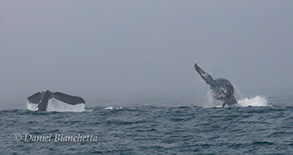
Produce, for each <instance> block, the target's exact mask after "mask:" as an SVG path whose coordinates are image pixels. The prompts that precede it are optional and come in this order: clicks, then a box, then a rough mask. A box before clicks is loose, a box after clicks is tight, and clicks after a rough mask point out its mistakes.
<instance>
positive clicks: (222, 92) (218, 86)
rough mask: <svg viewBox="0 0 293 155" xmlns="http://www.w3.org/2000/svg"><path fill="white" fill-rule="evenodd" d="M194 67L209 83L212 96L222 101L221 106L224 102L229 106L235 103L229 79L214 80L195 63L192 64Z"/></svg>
mask: <svg viewBox="0 0 293 155" xmlns="http://www.w3.org/2000/svg"><path fill="white" fill-rule="evenodd" d="M194 68H195V70H196V71H197V72H198V74H199V75H200V76H201V78H202V79H203V80H205V82H206V83H207V84H208V85H210V88H211V90H212V96H213V98H215V99H216V100H220V101H222V102H223V104H222V107H224V106H225V105H226V104H227V105H229V106H233V105H235V104H237V101H236V99H235V97H234V88H233V86H232V84H231V82H230V81H229V80H227V79H224V78H219V79H216V80H214V79H213V77H212V76H211V75H210V74H208V73H206V72H205V71H204V70H203V69H201V68H200V67H199V66H198V65H197V64H194Z"/></svg>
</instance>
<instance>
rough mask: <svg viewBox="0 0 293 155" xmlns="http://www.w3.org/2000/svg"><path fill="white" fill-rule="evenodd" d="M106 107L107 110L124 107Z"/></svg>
mask: <svg viewBox="0 0 293 155" xmlns="http://www.w3.org/2000/svg"><path fill="white" fill-rule="evenodd" d="M104 109H106V110H113V109H122V107H117V108H114V107H106V108H104Z"/></svg>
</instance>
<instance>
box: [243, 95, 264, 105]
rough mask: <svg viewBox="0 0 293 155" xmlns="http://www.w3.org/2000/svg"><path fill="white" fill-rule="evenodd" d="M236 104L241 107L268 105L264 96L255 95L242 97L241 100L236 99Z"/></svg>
mask: <svg viewBox="0 0 293 155" xmlns="http://www.w3.org/2000/svg"><path fill="white" fill-rule="evenodd" d="M238 104H239V105H240V106H242V107H248V106H253V107H261V106H270V105H269V104H268V100H267V99H266V98H265V97H264V96H255V97H252V98H244V99H241V100H238Z"/></svg>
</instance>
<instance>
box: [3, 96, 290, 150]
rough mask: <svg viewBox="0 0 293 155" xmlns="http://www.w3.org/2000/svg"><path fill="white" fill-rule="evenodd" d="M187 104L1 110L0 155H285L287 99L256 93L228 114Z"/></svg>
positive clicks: (168, 100) (141, 102)
mask: <svg viewBox="0 0 293 155" xmlns="http://www.w3.org/2000/svg"><path fill="white" fill-rule="evenodd" d="M193 99H194V98H191V99H187V98H179V99H178V98H174V99H172V98H171V97H169V98H160V100H152V99H151V98H149V99H147V98H146V97H140V98H138V99H136V100H127V99H124V100H110V99H109V100H100V101H97V102H103V104H100V105H99V104H93V103H92V104H89V105H88V106H87V107H88V108H87V110H86V111H83V112H31V111H27V110H26V109H25V108H6V109H4V110H1V111H0V122H1V126H0V131H1V143H0V154H1V155H2V154H3V155H5V154H127V155H128V154H221V155H222V154H233V155H234V154H286V155H287V154H292V152H293V104H292V103H293V97H292V96H290V95H287V96H275V97H274V96H273V97H263V96H258V95H256V96H253V97H250V98H242V99H240V100H239V103H240V104H241V105H242V106H241V107H233V108H215V107H212V106H210V105H211V103H207V102H208V100H206V101H205V100H203V101H196V102H200V103H195V104H190V105H189V103H190V102H191V100H193ZM122 102H123V103H124V102H125V103H128V102H129V103H130V102H131V103H133V102H134V103H137V104H128V105H127V104H121V105H119V103H122ZM152 102H160V103H162V104H158V103H156V104H149V103H152ZM183 102H185V103H187V104H186V105H180V104H182V103H183ZM202 102H204V103H202ZM168 103H170V104H169V105H168ZM176 103H178V104H176ZM18 104H19V103H18ZM23 104H25V103H23ZM15 105H17V104H15ZM101 105H102V106H101ZM199 105H200V106H199ZM204 105H205V106H204ZM23 107H25V106H23Z"/></svg>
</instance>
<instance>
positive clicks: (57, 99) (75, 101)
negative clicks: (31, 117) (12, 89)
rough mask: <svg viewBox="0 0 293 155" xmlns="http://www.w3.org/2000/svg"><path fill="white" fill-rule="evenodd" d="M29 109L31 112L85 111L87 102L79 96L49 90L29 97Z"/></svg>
mask: <svg viewBox="0 0 293 155" xmlns="http://www.w3.org/2000/svg"><path fill="white" fill-rule="evenodd" d="M27 109H28V110H30V111H84V109H85V100H84V99H83V98H81V97H78V96H72V95H68V94H65V93H61V92H51V91H49V90H47V91H43V92H37V93H35V94H33V95H31V96H29V97H28V98H27Z"/></svg>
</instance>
